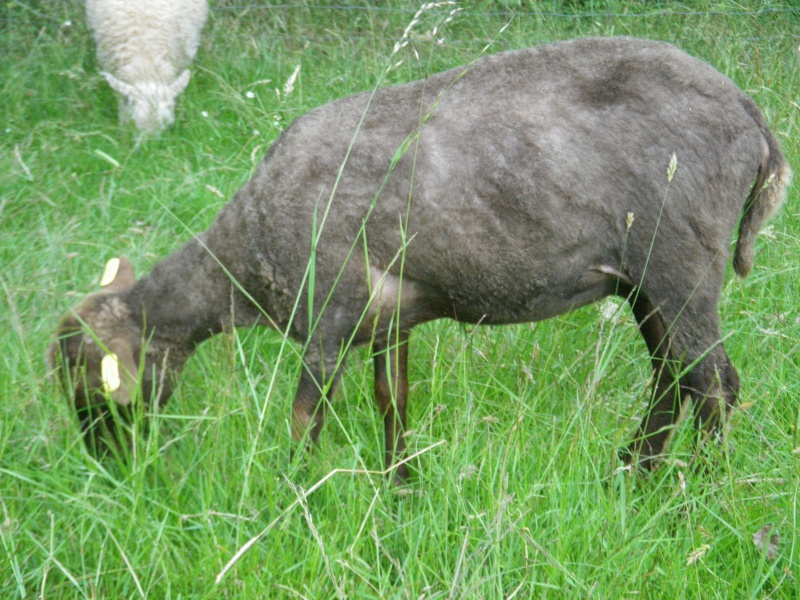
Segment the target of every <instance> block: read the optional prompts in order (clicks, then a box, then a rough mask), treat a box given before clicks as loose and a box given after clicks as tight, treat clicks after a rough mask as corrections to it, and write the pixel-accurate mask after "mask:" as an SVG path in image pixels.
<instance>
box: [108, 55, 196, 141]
mask: <svg viewBox="0 0 800 600" xmlns="http://www.w3.org/2000/svg"><path fill="white" fill-rule="evenodd" d="M103 76H104V77H105V78H106V80H107V81H108V84H109V85H110V86H111V87H112V88H113V89H114V90H116V91H117V92H119V93H120V94H122V96H123V98H124V102H125V105H124V108H123V111H124V118H126V119H133V122H134V124H135V125H136V128H137V129H138V130H140V131H142V132H144V133H147V134H150V135H153V134H157V133H159V132H161V131H163V130H164V129H166V128H167V127H169V126H170V125H172V123H173V122H174V121H175V99H176V98H177V97H178V95H179V94H180V93H181V92H182V91H183V90H184V89H185V88H186V86H187V85H188V84H189V71H188V70H185V71H183V72H182V73H181V74H180V75H179V76H178V78H177V79H175V81H173V82H172V83H164V82H160V81H140V82H137V83H135V84H131V83H128V82H125V81H122V80H120V79H117V78H116V77H114V76H113V75H112V74H111V73H103Z"/></svg>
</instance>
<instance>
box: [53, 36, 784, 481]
mask: <svg viewBox="0 0 800 600" xmlns="http://www.w3.org/2000/svg"><path fill="white" fill-rule="evenodd" d="M673 156H677V169H676V168H675V163H674V162H672V161H671V157H673ZM671 163H672V166H671V167H670V164H671ZM789 178H790V170H789V167H788V165H787V163H786V161H785V160H784V158H783V156H782V155H781V151H780V148H779V146H778V142H777V141H776V139H775V137H774V136H773V135H772V133H771V132H770V131H769V129H768V128H767V125H766V124H765V122H764V118H763V116H762V114H761V112H760V111H759V110H758V108H757V107H756V105H755V104H754V103H753V101H752V100H751V99H750V98H749V97H748V96H747V95H745V94H744V93H743V92H742V91H741V90H740V89H738V88H737V87H736V85H734V83H733V82H732V81H731V80H730V79H728V78H727V77H725V76H723V75H721V74H720V73H718V72H717V71H715V70H714V69H713V68H711V67H710V66H709V65H708V64H706V63H704V62H702V61H700V60H697V59H695V58H692V57H690V56H688V55H686V54H684V53H683V52H681V51H679V50H678V49H676V48H674V47H673V46H671V45H668V44H664V43H659V42H651V41H645V40H638V39H630V38H595V39H582V40H577V41H571V42H563V43H556V44H552V45H546V46H540V47H536V48H531V49H527V50H521V51H517V52H508V53H504V54H498V55H496V56H489V57H485V58H481V59H480V60H477V61H476V62H474V63H473V64H470V65H468V66H465V67H461V68H457V69H453V70H451V71H447V72H444V73H440V74H438V75H432V76H430V77H428V78H426V79H424V80H422V81H417V82H414V83H410V84H407V85H400V86H396V87H390V88H387V89H381V90H378V91H377V92H375V94H374V95H372V94H370V93H365V94H359V95H355V96H350V97H347V98H344V99H342V100H338V101H335V102H331V103H330V104H326V105H324V106H322V107H320V108H317V109H316V110H313V111H311V112H309V113H308V114H306V115H305V116H303V117H301V118H298V119H297V120H296V121H295V122H294V123H292V125H291V126H290V127H289V128H287V129H286V130H285V131H284V132H283V133H282V134H281V136H280V137H279V138H278V139H277V140H276V141H275V143H274V144H273V145H272V147H271V149H270V150H269V151H268V152H267V154H266V156H265V158H264V160H263V161H262V162H261V164H260V165H259V167H258V170H257V172H256V173H255V175H254V176H253V178H252V179H251V180H250V181H249V182H248V183H247V184H246V185H245V186H244V187H243V188H242V189H241V190H239V192H238V193H237V194H236V195H235V196H234V198H233V200H231V201H230V202H229V203H228V204H227V205H226V206H225V207H224V208H223V209H222V210H221V211H220V213H219V214H218V215H217V218H216V220H215V221H214V223H213V224H212V225H211V227H210V228H209V229H208V230H207V231H206V232H205V233H202V234H201V235H199V236H198V237H197V238H196V239H192V240H190V241H188V242H187V243H186V244H185V245H184V246H183V247H182V248H180V249H179V250H177V251H176V252H175V253H174V254H172V255H171V256H169V257H167V258H166V259H164V260H163V261H162V262H160V263H159V264H157V265H156V266H155V267H154V268H153V270H152V272H151V273H150V274H149V275H147V276H145V277H143V278H142V279H140V280H138V281H135V280H134V277H133V270H132V269H131V266H130V263H128V262H127V261H125V260H123V261H122V262H121V264H120V265H119V274H117V275H116V277H113V276H110V277H108V278H107V279H108V280H109V281H111V283H110V284H109V285H108V286H107V288H106V289H105V290H104V291H101V292H100V293H96V294H93V295H90V296H88V297H87V298H86V299H85V300H84V301H83V302H81V303H80V304H79V305H78V306H77V307H76V308H74V309H73V310H71V311H70V312H68V313H67V315H66V316H65V317H64V318H63V320H62V321H61V323H60V325H59V326H58V331H57V334H56V338H57V339H56V342H55V343H54V344H53V345H52V346H51V349H50V355H51V362H52V364H55V365H57V366H60V367H61V369H60V378H61V380H62V382H63V385H64V387H65V389H66V390H68V393H69V395H70V396H71V401H72V402H73V403H74V405H75V407H76V409H77V411H78V414H79V415H80V420H81V424H82V428H83V431H84V434H85V439H86V441H87V443H88V444H89V446H90V447H91V448H97V447H98V446H100V447H102V446H103V445H104V444H112V443H115V442H113V441H112V440H113V437H111V438H109V437H103V435H102V434H103V433H104V432H105V433H107V434H108V433H113V431H114V428H113V427H111V426H110V425H109V423H110V421H109V419H110V417H109V411H108V404H109V402H112V403H114V404H116V405H117V406H119V407H120V408H123V407H125V406H127V405H128V404H130V402H131V398H132V397H133V396H134V394H136V393H137V387H136V384H137V383H138V382H140V385H141V386H142V387H141V388H139V389H142V390H143V395H144V400H145V402H148V403H149V402H163V401H164V400H166V399H167V398H168V397H169V395H170V383H171V380H172V377H173V376H174V375H175V374H177V373H178V372H179V371H180V369H181V367H182V366H183V364H184V363H185V361H186V360H187V359H188V358H189V356H190V355H191V354H192V353H193V352H194V350H195V348H196V346H197V345H198V344H199V343H200V342H202V341H203V340H205V339H207V338H208V337H209V336H212V335H214V334H216V333H219V332H221V331H224V330H229V329H230V328H232V327H237V326H250V325H254V324H264V325H271V326H273V327H276V328H278V329H279V330H280V331H281V332H285V333H286V334H287V335H289V336H291V337H293V338H295V339H296V340H298V341H300V342H301V343H302V344H303V352H304V357H303V363H304V368H303V370H302V374H301V376H300V382H299V387H298V389H297V394H296V397H295V401H294V407H293V415H294V421H293V434H294V436H295V437H296V438H300V437H302V436H303V435H304V434H306V432H308V433H309V434H310V436H311V438H312V439H316V438H317V436H318V435H319V433H320V428H321V427H322V422H323V413H324V408H325V403H326V402H325V400H324V399H325V398H326V397H329V396H330V395H331V394H332V393H333V390H334V387H335V385H336V381H337V379H338V377H339V375H340V374H341V371H342V368H341V367H342V362H343V360H344V357H345V356H346V354H347V352H348V350H349V349H350V348H351V347H352V346H354V345H358V344H371V345H372V350H373V352H374V363H375V365H374V366H375V396H376V399H377V403H378V406H379V409H380V411H381V414H382V415H383V418H384V424H385V435H386V462H387V465H389V466H391V465H393V464H396V463H394V461H395V460H396V458H397V456H398V455H399V454H400V453H401V452H402V451H403V449H404V438H403V436H402V432H403V430H404V429H405V427H406V398H407V394H408V378H407V371H406V364H407V353H408V336H409V332H410V330H411V329H412V328H413V327H414V326H415V325H417V324H419V323H423V322H425V321H430V320H432V319H438V318H443V317H448V318H451V319H456V320H458V321H462V322H466V323H479V324H494V325H497V324H505V323H520V322H527V321H537V320H541V319H547V318H550V317H553V316H555V315H559V314H562V313H565V312H568V311H570V310H573V309H575V308H578V307H580V306H583V305H586V304H588V303H591V302H595V301H597V300H599V299H600V298H603V297H605V296H609V295H618V296H622V297H624V298H626V299H627V300H628V302H629V303H630V305H631V307H632V309H633V314H634V316H635V318H636V320H637V322H638V324H639V327H640V330H641V333H642V336H643V337H644V340H645V342H646V344H647V347H648V349H649V352H650V355H651V359H652V364H653V368H654V370H655V385H654V391H653V395H652V405H651V408H650V410H649V413H648V415H647V416H646V417H645V418H644V420H643V421H642V424H641V427H640V430H639V433H638V435H637V436H636V438H635V440H634V441H633V443H632V444H631V446H630V448H629V449H628V452H627V453H626V456H627V460H636V459H637V458H638V460H639V461H640V464H642V465H644V466H646V467H648V466H650V465H651V463H652V460H653V459H654V458H655V457H657V456H658V455H660V454H661V453H662V452H663V451H664V447H665V444H666V441H667V438H668V433H669V431H670V429H671V426H672V425H673V424H674V423H675V421H676V419H677V417H678V413H679V408H680V404H681V400H682V399H684V398H686V397H690V398H691V399H692V401H693V404H694V409H695V418H696V424H697V426H698V427H702V428H704V430H705V431H707V432H712V431H714V430H715V428H716V427H717V425H718V422H719V419H720V417H721V416H722V415H723V414H726V413H727V412H728V411H729V410H730V409H731V407H732V406H733V405H734V403H735V401H736V396H737V392H738V390H739V379H738V376H737V374H736V371H735V370H734V368H733V366H732V365H731V363H730V361H729V360H728V356H727V354H726V353H725V349H724V348H723V346H722V343H721V337H720V322H719V316H718V313H717V304H718V302H719V298H720V290H721V287H722V283H723V274H724V268H725V263H726V261H727V258H728V255H729V242H730V237H731V235H732V233H733V231H734V229H735V228H736V225H737V222H739V221H740V219H741V222H740V225H739V239H738V243H737V245H736V251H735V254H734V261H733V262H734V267H735V269H736V272H737V273H738V274H739V275H741V276H744V275H747V273H748V272H749V270H750V268H751V266H752V261H753V245H754V243H755V237H756V233H757V232H758V229H759V227H760V226H761V225H762V224H763V222H764V220H765V219H766V218H767V217H768V216H769V215H770V214H772V213H773V212H774V211H775V210H777V208H778V206H779V205H780V203H781V202H782V200H783V197H784V194H785V188H786V186H787V184H788V181H789ZM107 430H111V431H110V432H109V431H107ZM98 434H100V435H98ZM405 475H406V468H405V465H404V464H403V465H399V466H397V468H396V471H395V476H396V477H397V478H398V479H402V478H404V477H405Z"/></svg>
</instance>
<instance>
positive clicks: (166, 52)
mask: <svg viewBox="0 0 800 600" xmlns="http://www.w3.org/2000/svg"><path fill="white" fill-rule="evenodd" d="M86 14H87V18H88V23H89V27H90V28H91V29H92V32H93V33H94V39H95V41H96V43H97V57H98V59H99V61H100V64H101V66H102V67H103V69H104V72H103V73H102V74H103V76H104V77H105V78H106V80H107V81H108V83H109V85H110V86H111V87H112V88H113V89H114V90H116V91H117V92H119V93H120V94H121V95H122V98H121V99H120V121H121V122H123V123H124V122H127V121H128V120H130V119H133V122H134V123H135V125H136V127H137V128H138V129H139V130H140V131H143V132H145V133H148V134H154V133H158V132H159V131H162V130H163V129H166V128H167V127H169V126H170V125H171V124H172V123H173V122H174V121H175V115H174V109H175V98H177V96H178V94H180V93H181V92H182V91H183V90H184V89H185V88H186V85H187V84H188V83H189V70H188V69H187V67H188V66H189V65H190V64H191V62H192V59H193V58H194V55H195V53H196V52H197V46H198V45H199V43H200V31H201V30H202V28H203V25H204V24H205V21H206V18H207V17H208V2H207V0H86Z"/></svg>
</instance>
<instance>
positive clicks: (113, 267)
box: [100, 258, 119, 287]
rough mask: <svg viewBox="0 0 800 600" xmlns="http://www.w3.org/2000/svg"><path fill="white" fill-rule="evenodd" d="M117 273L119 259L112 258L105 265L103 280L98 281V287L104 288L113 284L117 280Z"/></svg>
mask: <svg viewBox="0 0 800 600" xmlns="http://www.w3.org/2000/svg"><path fill="white" fill-rule="evenodd" d="M117 271H119V259H118V258H112V259H111V260H109V261H108V262H107V263H106V270H105V271H104V272H103V278H102V279H101V280H100V287H106V286H107V285H111V284H112V283H114V280H115V279H116V278H117Z"/></svg>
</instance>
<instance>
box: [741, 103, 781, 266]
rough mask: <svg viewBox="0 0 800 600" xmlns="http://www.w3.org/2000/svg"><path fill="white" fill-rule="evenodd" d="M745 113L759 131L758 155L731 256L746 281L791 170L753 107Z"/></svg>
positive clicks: (756, 109) (760, 116) (775, 141)
mask: <svg viewBox="0 0 800 600" xmlns="http://www.w3.org/2000/svg"><path fill="white" fill-rule="evenodd" d="M748 108H750V107H748ZM749 112H751V115H752V116H753V117H754V118H755V120H756V122H757V123H758V124H759V126H760V128H761V147H762V152H761V164H760V165H759V167H758V177H757V178H756V182H755V184H754V185H753V189H752V190H751V191H750V195H749V196H747V200H746V201H745V203H744V208H743V209H742V219H741V221H740V222H739V239H738V240H737V241H736V250H735V252H734V255H733V269H734V270H735V271H736V273H737V274H738V275H739V276H740V277H747V275H748V273H750V269H752V268H753V259H754V257H755V243H756V236H757V235H758V232H759V230H760V229H761V227H762V226H763V225H764V222H765V221H766V220H767V219H769V218H770V217H771V216H772V215H774V214H775V212H776V211H777V210H778V209H779V208H780V206H781V204H782V203H783V201H784V200H785V199H786V191H787V188H788V187H789V182H790V181H791V179H792V170H791V169H790V168H789V164H788V163H787V162H786V159H785V158H784V157H783V154H781V149H780V146H779V145H778V140H776V139H775V136H774V135H772V132H771V131H770V130H769V129H768V128H767V125H766V123H765V122H764V117H763V116H762V115H761V112H760V111H759V110H758V108H756V107H755V104H753V105H752V110H751V111H749ZM753 112H754V113H755V114H753Z"/></svg>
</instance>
